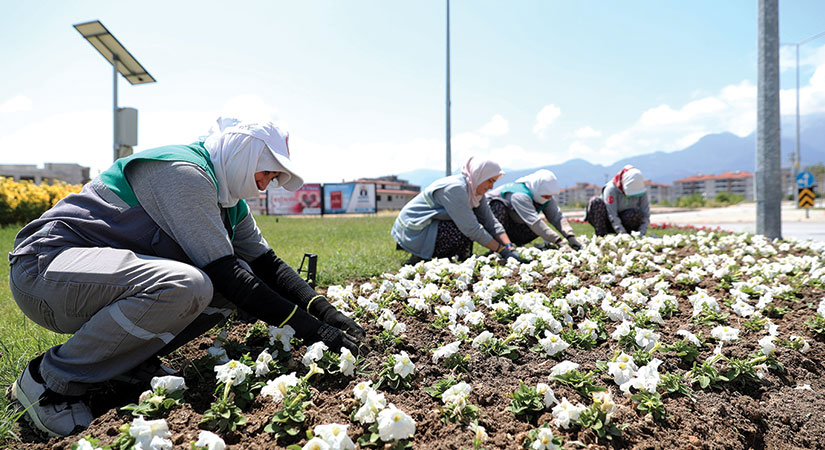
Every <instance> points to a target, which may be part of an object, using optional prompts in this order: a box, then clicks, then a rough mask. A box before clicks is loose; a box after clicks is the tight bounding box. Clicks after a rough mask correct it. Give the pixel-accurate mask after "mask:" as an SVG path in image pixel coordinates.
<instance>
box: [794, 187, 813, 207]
mask: <svg viewBox="0 0 825 450" xmlns="http://www.w3.org/2000/svg"><path fill="white" fill-rule="evenodd" d="M797 198H798V199H799V207H800V208H813V206H814V199H815V198H816V196H815V194H814V190H813V189H811V188H802V189H800V190H799V195H798V196H797Z"/></svg>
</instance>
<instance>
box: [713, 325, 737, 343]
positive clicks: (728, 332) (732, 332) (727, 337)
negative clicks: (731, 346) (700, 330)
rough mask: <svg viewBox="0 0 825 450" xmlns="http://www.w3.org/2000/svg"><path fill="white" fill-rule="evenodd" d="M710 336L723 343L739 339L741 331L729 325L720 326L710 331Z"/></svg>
mask: <svg viewBox="0 0 825 450" xmlns="http://www.w3.org/2000/svg"><path fill="white" fill-rule="evenodd" d="M710 335H711V336H713V337H715V338H716V339H719V340H720V341H723V342H728V341H735V340H737V339H739V329H738V328H733V327H729V326H727V325H719V326H717V327H714V328H713V329H712V330H711V331H710Z"/></svg>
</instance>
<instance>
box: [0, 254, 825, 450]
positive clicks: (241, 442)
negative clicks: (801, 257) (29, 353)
mask: <svg viewBox="0 0 825 450" xmlns="http://www.w3.org/2000/svg"><path fill="white" fill-rule="evenodd" d="M704 250H705V249H704V248H695V247H686V248H680V249H677V251H676V255H677V257H676V258H674V257H673V256H670V257H669V258H674V259H676V260H679V259H681V258H684V257H686V256H689V255H692V254H695V253H697V252H704ZM791 253H793V254H802V253H805V252H803V251H799V250H798V249H792V250H791ZM788 254H789V253H788V252H779V254H778V255H777V256H775V257H772V258H781V257H783V256H785V255H788ZM815 256H816V257H817V258H819V259H820V260H822V259H823V257H824V256H823V255H815ZM573 273H574V274H576V275H577V276H579V277H580V278H581V280H582V286H587V285H588V284H592V283H597V282H598V274H592V273H588V271H584V270H581V268H580V267H576V268H574V269H573ZM650 275H651V274H634V275H632V276H636V277H641V278H645V277H648V276H650ZM550 278H551V277H550V276H549V275H545V276H544V277H543V278H542V279H541V280H540V281H538V282H537V283H536V284H535V285H536V286H546V285H547V282H548V281H549V280H550ZM743 278H744V277H743ZM512 281H513V283H516V282H517V281H518V278H514V279H513V280H512ZM670 281H671V286H672V287H671V289H670V292H669V293H670V294H672V295H675V296H677V298H678V299H679V304H680V308H679V312H678V313H677V314H676V315H674V316H673V317H671V318H669V319H667V320H666V322H665V325H664V326H662V327H661V329H659V330H657V332H659V333H661V335H662V340H663V341H664V342H667V343H671V342H674V341H675V340H678V339H680V338H679V337H678V336H676V331H677V330H679V329H680V328H686V329H688V330H691V331H692V332H694V333H696V332H701V333H702V335H703V336H704V337H706V338H707V337H709V336H710V329H711V327H709V326H706V325H701V324H695V323H693V322H691V321H690V317H691V305H690V302H689V301H688V300H687V295H690V294H692V293H693V292H694V291H693V288H692V287H684V286H680V285H677V284H676V283H674V282H673V280H670ZM779 282H785V281H782V279H780V280H771V281H770V283H771V284H774V285H775V284H778V283H779ZM379 283H380V281H379ZM700 286H701V287H703V288H705V289H707V290H708V292H709V293H710V294H711V295H714V296H715V297H716V298H717V299H719V301H720V304H721V301H722V300H723V299H726V298H727V297H728V294H727V291H726V290H720V289H718V283H717V281H716V280H714V279H711V278H708V279H705V280H703V281H702V282H701V283H700ZM538 290H540V291H545V292H546V293H547V294H548V295H549V291H548V290H547V289H546V288H544V287H540V288H539V289H538ZM611 290H612V291H613V293H614V294H615V295H617V296H619V297H620V296H621V294H622V293H623V292H624V289H622V288H619V287H615V286H614V287H613V288H612V289H611ZM799 292H800V297H798V298H796V299H790V300H783V299H779V298H777V299H775V300H774V303H773V304H774V305H775V306H777V307H787V308H789V310H790V312H788V313H786V314H784V316H783V317H780V318H774V319H773V322H774V323H775V324H777V325H778V326H779V330H780V336H779V337H780V338H785V339H787V338H788V337H789V336H790V335H799V336H803V337H805V339H807V341H808V342H809V343H810V346H811V347H810V350H809V351H808V352H807V353H804V354H803V353H800V352H798V351H797V350H793V349H791V348H788V347H786V346H782V345H779V344H777V349H776V358H777V359H778V360H779V362H781V363H782V364H783V365H784V367H785V369H786V371H785V373H779V372H777V371H773V370H772V371H770V372H769V374H768V375H767V376H766V377H765V378H764V379H763V380H762V381H761V382H760V383H749V384H744V385H741V384H732V383H722V384H721V385H719V386H718V387H717V388H715V389H711V388H708V389H706V390H701V389H699V388H698V385H695V386H694V388H695V389H696V390H695V398H694V399H693V400H692V399H690V398H689V397H686V396H682V395H674V394H663V396H662V400H663V402H664V405H665V408H666V411H667V416H666V418H665V419H664V420H661V421H655V420H654V419H653V418H652V417H651V416H650V415H645V414H643V413H641V412H639V411H637V409H636V407H635V406H636V405H635V404H634V403H633V402H632V401H631V399H630V398H629V397H628V396H625V395H623V394H622V393H621V392H620V391H619V390H618V387H617V386H616V385H615V384H614V383H613V381H612V379H611V378H610V376H609V375H604V376H601V375H600V376H598V384H599V385H601V386H605V387H608V388H610V390H611V392H612V394H613V397H614V399H615V401H616V402H617V403H618V404H619V405H620V408H619V410H618V412H617V413H616V414H615V416H614V417H613V421H614V423H617V424H626V425H627V427H626V428H625V429H624V430H623V433H622V435H621V436H620V437H618V438H614V439H613V440H612V441H608V440H605V439H599V438H598V436H597V435H596V434H595V433H594V432H593V431H592V430H590V429H587V428H584V429H583V428H581V427H579V426H573V427H571V428H570V429H568V430H561V429H559V428H558V427H555V426H554V425H551V426H552V427H553V432H554V434H556V435H557V436H561V437H562V438H563V440H564V442H565V448H581V447H582V446H583V447H586V448H594V449H599V448H634V449H637V448H638V449H647V448H650V449H670V448H695V449H699V448H702V449H749V448H754V449H762V448H769V449H811V448H825V367H823V365H824V364H825V342H823V339H822V338H821V336H820V337H817V336H816V335H814V334H812V333H811V332H810V330H809V329H808V327H807V326H806V325H805V324H804V322H805V321H806V320H809V319H810V318H811V317H813V315H814V312H815V309H816V306H817V304H818V303H819V301H820V300H821V299H822V298H823V297H825V290H823V289H822V288H821V285H806V286H803V287H801V288H800V290H799ZM478 308H479V309H480V310H482V311H485V312H486V310H485V307H484V306H483V305H481V306H478ZM391 309H392V310H393V312H394V313H395V314H396V317H398V319H399V321H401V322H403V323H405V324H406V326H407V329H406V336H405V339H404V340H403V342H402V343H400V344H392V345H391V346H389V347H386V346H384V345H383V344H381V343H379V342H377V341H375V340H374V338H373V340H372V342H371V344H372V348H373V351H372V352H371V353H370V354H369V355H368V356H367V359H368V361H369V363H370V365H369V367H368V368H367V370H369V371H370V372H372V374H373V376H372V378H373V379H374V378H375V375H374V374H376V373H377V371H378V369H379V368H380V367H381V366H382V364H383V360H384V359H385V355H386V354H389V353H398V352H399V351H401V350H405V351H407V352H408V353H409V354H410V355H411V357H412V360H413V362H414V363H415V364H416V370H415V374H414V377H415V378H414V380H415V381H414V384H413V387H412V388H411V389H407V390H399V391H393V390H388V389H381V391H382V392H384V393H385V395H386V398H387V402H388V403H393V404H395V405H396V406H397V407H398V408H400V409H401V410H403V411H405V412H406V413H408V414H409V415H411V416H412V417H413V418H414V419H415V421H416V433H415V436H414V438H413V444H414V448H417V449H459V448H472V438H473V433H472V432H470V431H469V430H468V428H467V426H466V424H456V423H445V422H444V421H443V419H442V415H441V413H440V407H441V403H440V401H439V400H436V399H433V398H431V397H430V396H429V395H427V394H426V393H425V392H424V388H428V387H430V386H431V385H432V384H433V383H434V382H435V381H437V380H439V379H441V378H443V377H444V376H446V375H449V374H450V373H449V372H448V371H447V370H446V369H445V368H444V367H443V366H441V365H437V364H433V363H432V358H431V354H430V353H429V352H428V351H429V350H430V349H432V348H434V347H436V346H439V345H443V344H445V343H448V342H451V341H453V340H454V338H453V336H452V335H451V334H450V333H449V331H447V330H446V329H443V328H434V327H433V326H432V325H431V324H432V323H433V322H434V320H435V316H434V315H433V313H426V314H419V315H416V316H409V315H406V314H405V313H404V312H403V305H402V304H399V303H395V304H394V305H393V306H392V307H391ZM726 312H729V313H731V314H730V318H729V323H730V325H731V326H733V327H737V328H740V330H741V331H740V339H739V340H738V341H735V342H733V343H726V344H725V346H724V349H725V350H724V352H725V355H727V356H737V357H740V358H744V357H746V356H747V355H749V354H751V353H753V352H754V351H757V350H759V345H758V344H757V342H756V341H757V340H758V339H759V338H760V337H762V336H764V335H765V334H766V333H765V332H764V331H760V332H758V333H754V332H748V331H747V329H745V328H744V327H743V326H741V321H742V319H741V318H739V317H738V316H736V315H735V314H734V313H733V312H732V311H731V310H730V308H727V309H726ZM578 320H579V319H577V321H578ZM362 322H363V325H364V328H365V329H366V330H367V334H368V335H369V336H373V337H374V336H377V335H378V333H379V332H380V331H381V330H380V329H379V326H378V325H377V324H376V323H375V321H362ZM485 325H486V326H487V329H488V330H490V331H493V332H494V333H495V334H496V336H498V337H503V336H504V335H506V333H507V326H506V325H504V324H500V323H496V322H495V321H494V320H493V318H492V315H491V314H490V315H487V317H486V318H485ZM615 325H616V324H615V323H612V322H611V323H609V325H608V330H607V331H608V334H609V333H610V332H612V331H613V329H614V328H615ZM250 326H251V325H250V324H248V323H236V324H234V325H233V326H232V328H231V331H230V338H233V339H234V340H237V341H242V340H243V339H244V336H245V333H246V331H247V329H248V328H249V327H250ZM477 333H478V332H477V331H471V332H470V336H471V338H472V337H474V336H475V335H476V334H477ZM211 342H212V338H211V337H209V336H202V337H200V338H198V339H197V340H195V341H193V342H191V343H189V344H188V345H187V346H185V347H184V348H183V349H181V350H180V351H179V352H177V353H175V354H174V355H173V356H172V357H171V358H167V361H166V362H167V363H168V364H169V365H171V366H173V367H174V368H176V369H183V372H184V374H185V377H186V384H187V386H188V387H189V389H188V390H187V391H186V396H185V398H184V399H185V403H184V404H183V405H182V406H180V407H178V408H176V409H174V410H172V412H171V413H170V414H169V416H168V417H167V418H166V420H167V422H168V424H169V428H170V430H171V431H172V441H173V442H174V443H175V448H176V449H178V448H179V449H189V448H190V442H193V441H195V440H196V439H197V435H198V432H199V428H200V427H202V425H199V422H200V421H201V419H202V417H203V412H204V411H205V410H206V409H208V408H209V405H210V403H211V402H212V401H213V400H214V394H213V393H214V389H215V381H214V375H213V374H211V373H209V374H205V376H204V377H203V378H201V377H199V376H198V375H197V374H196V373H194V371H192V370H189V369H188V367H191V366H190V365H189V362H190V361H192V360H194V359H197V358H199V357H202V356H203V355H204V352H205V349H206V348H207V347H209V345H210V344H211ZM711 342H712V341H711ZM535 344H536V341H535V339H531V340H529V341H528V342H527V343H525V344H522V346H521V348H520V357H519V358H518V359H517V360H515V361H512V360H510V359H507V358H503V357H490V356H486V355H483V354H481V353H479V352H478V351H477V350H475V349H472V348H471V346H470V344H469V343H468V342H467V343H464V344H462V346H461V352H462V353H463V354H466V355H468V356H469V357H470V360H469V363H468V370H467V372H466V373H462V372H457V373H453V374H452V375H454V376H456V377H461V379H463V380H465V381H467V382H468V383H470V384H471V385H472V389H473V390H472V393H471V395H470V402H471V403H472V404H474V405H477V406H479V407H480V408H481V414H480V418H479V423H480V424H481V425H483V426H484V427H485V428H486V429H487V432H488V433H489V436H490V438H489V440H488V441H487V442H486V443H485V444H484V447H485V448H488V449H493V448H501V449H517V448H522V446H523V443H524V439H525V437H526V435H527V433H528V432H529V431H530V430H532V429H535V428H536V426H537V425H541V424H543V423H547V422H552V419H553V417H552V414H551V413H550V411H549V410H548V411H546V412H545V413H544V414H542V415H541V416H539V417H537V418H533V419H532V420H525V419H523V418H520V417H516V416H515V415H514V414H513V413H511V412H509V411H507V407H508V406H509V405H510V400H511V399H510V396H509V394H510V393H512V392H513V391H515V390H516V389H517V388H518V387H519V383H520V382H524V383H526V384H528V385H532V386H535V385H536V383H539V382H543V383H548V384H550V385H551V387H552V388H553V390H554V391H555V393H556V397H558V398H559V399H561V398H562V397H567V398H568V399H569V400H570V401H571V402H573V403H582V404H584V405H589V404H590V403H591V400H590V399H589V398H586V397H584V396H582V395H580V394H579V393H578V392H577V391H575V390H573V389H571V388H568V387H566V386H564V385H561V384H559V383H554V382H551V381H549V380H548V374H549V373H550V368H551V367H552V366H553V365H555V364H556V363H558V362H560V361H562V360H565V359H567V360H570V361H574V362H577V363H579V364H581V368H580V369H582V370H590V369H594V368H595V363H596V361H599V360H601V361H604V360H608V359H610V358H611V357H612V356H613V354H614V351H615V350H616V349H617V343H616V341H614V340H612V339H609V338H608V339H607V340H606V341H600V342H599V345H598V346H597V347H596V348H594V349H592V350H581V349H577V348H573V347H571V348H569V349H568V350H567V351H566V352H564V353H562V354H560V355H556V357H553V358H547V357H546V356H545V355H544V354H543V353H537V352H532V351H530V350H529V348H530V347H532V346H534V345H535ZM262 348H263V346H262V345H259V346H255V347H253V348H252V351H251V354H252V356H253V358H254V357H255V356H257V354H258V352H260V350H261V349H262ZM304 349H305V348H303V347H301V348H299V349H297V350H296V351H295V352H294V354H293V356H292V360H291V361H290V363H289V364H290V366H291V368H290V369H288V371H290V372H291V371H293V370H298V371H299V373H301V371H303V370H304V369H303V366H302V365H301V364H300V359H301V357H302V355H303V351H304ZM711 354H712V345H708V346H707V348H704V349H703V350H702V352H701V354H700V356H699V360H700V361H703V360H705V359H706V358H708V357H709V356H710V355H711ZM230 356H237V355H230ZM656 357H658V358H660V359H662V360H663V361H664V362H663V364H662V365H661V366H660V368H659V372H660V373H662V372H664V371H667V372H673V373H684V372H685V371H686V370H688V369H690V367H689V366H686V365H685V364H684V363H683V362H682V361H681V360H680V359H678V358H677V357H676V356H675V354H674V353H663V352H660V353H657V354H656ZM722 367H724V365H722ZM275 376H277V374H270V378H274V377H275ZM368 377H369V376H368V375H362V376H356V377H354V378H343V377H340V376H339V377H332V376H327V377H326V378H321V379H320V380H313V382H312V385H313V387H314V389H315V395H314V397H313V399H312V401H313V405H312V406H310V407H309V408H308V409H307V419H306V422H305V424H306V428H307V429H311V428H312V427H314V426H315V425H318V424H325V423H341V424H350V427H349V435H350V437H351V438H352V439H353V441H355V440H357V438H358V437H359V436H361V435H362V434H363V433H364V432H365V431H366V429H365V427H362V426H361V425H360V424H359V423H357V422H353V421H351V420H350V418H349V413H350V412H351V411H352V408H353V407H354V406H355V405H354V402H355V400H354V399H353V395H352V390H353V387H354V386H355V385H356V384H357V383H358V382H360V381H364V380H365V379H367V378H368ZM804 385H808V386H810V389H807V388H805V389H800V388H799V387H801V386H804ZM660 392H661V390H660ZM139 394H140V390H131V391H129V390H126V389H124V388H123V387H117V386H112V385H108V386H104V387H102V388H101V389H100V390H98V391H96V392H95V394H94V395H93V398H92V400H93V406H94V408H95V409H96V410H97V412H98V413H99V414H100V415H99V417H97V418H96V419H95V421H94V422H93V423H92V426H91V427H90V428H89V429H88V430H87V431H85V432H83V433H81V434H79V435H76V436H70V437H68V438H63V439H51V440H48V441H45V440H43V439H41V438H39V437H38V436H37V435H36V434H34V433H33V432H32V431H31V430H30V429H29V428H28V427H27V426H26V425H23V426H22V427H21V428H22V429H21V435H22V438H23V442H22V443H6V445H8V446H10V448H19V449H38V450H47V449H48V450H53V449H55V450H56V449H63V448H70V446H71V444H73V443H76V442H77V440H78V439H79V438H80V437H82V436H87V435H91V436H92V437H95V438H97V439H100V440H101V442H102V443H103V444H110V443H111V442H112V441H113V440H114V438H115V437H116V436H117V435H118V434H119V430H118V428H119V427H120V426H121V425H122V424H124V423H128V422H130V421H131V420H132V417H131V416H130V414H129V413H127V412H123V411H120V410H119V409H118V407H119V406H122V405H124V404H126V403H132V402H136V401H137V396H138V395H139ZM278 408H279V405H276V404H275V403H273V402H272V401H270V400H268V399H264V398H263V397H262V396H257V398H256V400H255V402H254V403H253V404H252V405H251V407H250V408H249V410H248V411H246V412H245V415H246V417H248V419H249V422H248V423H247V424H246V425H245V426H242V427H240V428H239V429H238V430H237V431H236V432H227V433H222V437H223V438H224V440H225V441H226V443H227V444H228V448H231V449H250V450H255V449H271V448H283V447H285V446H286V445H290V444H298V445H303V444H304V443H306V439H305V438H304V439H296V440H282V441H276V440H275V439H273V437H272V435H271V434H268V433H266V432H264V431H263V429H264V427H265V426H266V424H267V423H268V421H269V419H270V417H271V416H272V415H273V414H274V413H275V412H276V411H277V410H278ZM0 446H2V445H1V444H0Z"/></svg>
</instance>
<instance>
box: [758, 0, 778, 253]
mask: <svg viewBox="0 0 825 450" xmlns="http://www.w3.org/2000/svg"><path fill="white" fill-rule="evenodd" d="M758 30H759V33H758V36H759V37H758V49H759V51H758V64H757V67H758V83H757V85H758V86H757V101H756V110H757V122H756V133H757V134H756V135H757V138H756V176H755V177H754V182H755V185H756V186H755V190H756V233H757V234H761V235H764V236H765V237H767V238H769V239H781V238H782V203H781V201H782V189H781V169H780V167H781V163H782V161H781V149H780V138H779V131H780V123H779V5H778V0H759V19H758Z"/></svg>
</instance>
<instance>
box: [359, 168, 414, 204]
mask: <svg viewBox="0 0 825 450" xmlns="http://www.w3.org/2000/svg"><path fill="white" fill-rule="evenodd" d="M355 182H356V183H373V184H375V203H376V209H378V211H383V210H400V209H401V208H403V207H404V205H406V204H407V202H409V201H410V200H412V198H413V197H415V196H416V195H418V193H419V192H421V186H416V185H414V184H410V182H409V181H407V180H402V179H399V178H398V177H397V176H395V175H389V176H384V177H378V178H360V179H358V180H355Z"/></svg>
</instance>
